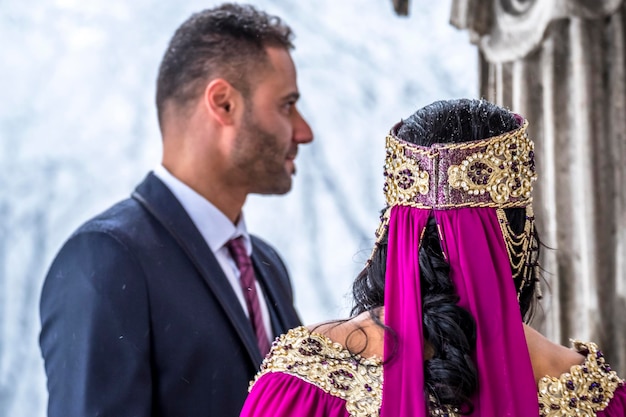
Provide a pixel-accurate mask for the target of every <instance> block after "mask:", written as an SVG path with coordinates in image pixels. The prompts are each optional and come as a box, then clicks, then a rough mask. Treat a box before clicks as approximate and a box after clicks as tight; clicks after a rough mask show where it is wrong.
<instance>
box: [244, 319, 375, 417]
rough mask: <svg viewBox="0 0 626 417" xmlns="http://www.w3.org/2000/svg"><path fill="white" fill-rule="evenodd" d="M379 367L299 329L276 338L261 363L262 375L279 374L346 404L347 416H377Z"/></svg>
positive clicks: (323, 337)
mask: <svg viewBox="0 0 626 417" xmlns="http://www.w3.org/2000/svg"><path fill="white" fill-rule="evenodd" d="M382 371H383V367H382V363H381V361H380V359H378V358H367V359H366V358H362V357H361V356H359V355H354V354H352V353H350V352H349V351H348V350H346V349H345V348H344V347H343V346H341V345H340V344H339V343H335V342H333V341H332V340H330V339H329V338H327V337H326V336H323V335H321V334H318V333H311V332H309V331H308V330H307V328H306V327H303V326H300V327H297V328H295V329H291V330H289V332H287V333H286V334H283V335H282V336H280V337H278V338H277V339H276V340H275V341H274V343H273V345H272V350H271V352H270V354H269V355H268V356H267V357H266V358H265V360H264V361H263V363H262V364H261V369H260V371H259V373H258V374H257V375H256V377H255V379H254V381H252V382H251V383H250V390H251V389H252V387H253V386H254V383H255V382H256V381H257V380H258V379H259V378H261V377H262V376H263V375H265V374H267V373H271V372H282V373H285V374H288V375H293V376H295V377H297V378H300V379H302V380H304V381H306V382H308V383H310V384H313V385H315V386H317V387H318V388H320V389H322V390H323V391H325V392H327V393H328V394H330V395H333V396H335V397H339V398H341V399H343V400H345V401H346V410H347V411H348V413H349V414H350V417H378V416H379V413H380V406H381V404H382V392H383V391H382V381H383V372H382Z"/></svg>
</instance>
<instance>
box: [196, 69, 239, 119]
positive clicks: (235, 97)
mask: <svg viewBox="0 0 626 417" xmlns="http://www.w3.org/2000/svg"><path fill="white" fill-rule="evenodd" d="M240 100H241V93H240V92H239V91H238V90H237V89H236V88H235V87H233V85H232V84H231V83H229V82H228V81H226V80H225V79H223V78H216V79H214V80H212V81H211V82H210V83H209V84H207V86H206V88H205V89H204V96H203V103H204V107H205V109H206V111H207V112H208V113H209V114H210V115H212V116H213V118H215V120H217V121H218V122H219V123H220V124H222V125H225V126H226V125H231V124H233V123H234V122H235V110H236V108H237V107H238V106H239V103H240Z"/></svg>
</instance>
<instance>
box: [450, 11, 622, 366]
mask: <svg viewBox="0 0 626 417" xmlns="http://www.w3.org/2000/svg"><path fill="white" fill-rule="evenodd" d="M451 22H452V24H453V25H455V26H456V27H458V28H461V29H466V30H468V31H469V33H470V40H471V41H472V42H473V43H475V44H476V45H477V46H478V48H479V65H480V68H479V71H480V95H481V96H482V97H484V98H486V99H488V100H490V101H494V102H496V103H498V104H501V105H504V106H506V107H508V108H510V109H511V110H513V111H516V112H519V113H521V114H523V115H525V116H526V117H527V118H528V119H529V121H530V126H529V133H530V134H531V135H532V137H533V138H534V139H535V143H536V154H537V170H538V174H539V181H538V184H537V187H536V191H535V213H536V215H537V221H538V227H539V228H540V233H541V236H542V238H543V242H544V243H545V245H547V246H548V248H543V256H542V261H543V267H544V268H545V272H544V278H545V286H544V287H545V290H544V301H543V303H542V308H541V310H542V311H540V312H539V314H538V319H537V320H536V321H535V323H534V325H535V326H537V327H540V328H541V329H542V330H543V331H544V333H546V334H547V336H548V337H550V338H551V339H552V340H555V341H560V342H561V343H564V344H568V343H569V342H568V338H570V337H572V338H578V339H581V340H584V341H587V340H591V341H596V342H597V343H598V344H599V345H600V347H601V348H602V349H603V350H604V352H605V354H606V356H607V357H608V358H609V360H610V361H611V362H612V364H613V368H614V369H616V370H618V372H619V373H620V374H621V375H626V84H625V82H626V78H625V70H626V62H625V52H626V46H625V45H626V43H625V42H626V33H625V24H626V3H625V2H624V1H623V0H453V1H452V16H451Z"/></svg>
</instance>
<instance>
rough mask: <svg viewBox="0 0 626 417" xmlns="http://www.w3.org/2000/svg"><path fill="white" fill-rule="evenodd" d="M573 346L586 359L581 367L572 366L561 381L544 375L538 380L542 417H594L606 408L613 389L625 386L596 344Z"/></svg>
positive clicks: (613, 391)
mask: <svg viewBox="0 0 626 417" xmlns="http://www.w3.org/2000/svg"><path fill="white" fill-rule="evenodd" d="M572 343H573V345H574V348H575V349H576V350H577V351H578V352H579V353H582V354H585V355H587V359H586V360H585V362H584V363H583V364H582V365H576V366H572V367H571V368H570V371H569V372H568V373H564V374H562V375H561V377H560V378H555V377H549V376H545V377H543V378H541V379H540V380H539V384H538V388H539V411H540V414H541V416H542V417H565V416H577V417H595V416H596V413H597V412H598V411H602V410H604V409H605V408H606V407H607V406H608V405H609V402H610V401H611V399H612V398H613V395H614V393H615V390H616V389H617V388H618V387H620V386H622V385H623V384H624V381H623V380H621V379H620V378H619V377H618V376H617V374H616V373H615V371H613V370H611V367H610V366H609V365H608V364H607V363H606V362H605V360H604V355H602V352H601V351H600V350H599V349H598V346H596V344H595V343H582V342H579V341H572Z"/></svg>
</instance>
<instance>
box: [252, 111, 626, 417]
mask: <svg viewBox="0 0 626 417" xmlns="http://www.w3.org/2000/svg"><path fill="white" fill-rule="evenodd" d="M526 127H527V122H526V121H525V120H524V119H523V118H522V117H520V116H518V115H516V114H514V113H511V112H509V111H507V110H505V109H503V108H500V107H498V106H496V105H494V104H492V103H489V102H486V101H482V100H454V101H441V102H436V103H433V104H431V105H429V106H427V107H424V108H422V109H420V110H418V111H417V112H416V113H415V114H413V115H412V116H411V117H410V118H409V119H407V120H405V121H402V122H400V123H398V124H397V125H396V126H395V127H394V128H393V129H392V131H391V133H390V134H389V136H388V137H387V143H386V150H387V155H386V162H385V172H384V175H385V187H384V192H385V197H386V200H387V208H386V209H385V211H384V212H383V215H382V216H381V226H380V228H379V229H378V231H377V236H378V240H377V243H376V246H375V248H374V251H373V253H372V256H371V258H370V260H369V261H368V263H367V265H366V266H365V269H364V270H363V271H362V272H361V274H360V275H359V276H358V277H357V279H356V281H355V283H354V287H353V293H354V300H355V306H354V308H353V312H352V313H353V314H352V318H351V319H349V320H342V321H336V322H332V323H325V324H322V325H318V326H312V327H310V328H304V327H300V328H297V329H293V330H291V331H290V332H289V333H287V334H286V335H283V336H281V337H280V338H279V339H277V341H276V342H275V343H274V346H273V348H272V351H271V353H270V355H269V356H268V357H267V358H266V360H265V361H264V363H263V365H262V368H261V371H260V372H259V374H258V375H257V377H256V379H255V381H254V382H253V383H252V384H251V389H250V395H249V397H248V399H247V401H246V403H245V405H244V408H243V411H242V414H241V415H242V416H244V417H251V416H254V417H263V416H274V417H276V416H278V417H280V416H305V417H306V416H310V417H320V416H329V417H340V416H341V417H345V416H378V415H380V416H383V417H392V416H393V417H396V416H402V417H407V416H455V415H474V416H486V417H496V416H522V417H527V416H539V415H541V416H569V415H581V416H583V415H584V416H595V415H598V416H612V417H614V416H624V415H625V409H626V388H625V387H624V382H623V381H622V380H621V379H620V378H619V377H618V376H617V375H616V374H615V372H613V371H611V369H610V367H609V366H608V365H607V364H606V363H605V362H604V358H603V357H602V354H601V352H599V351H598V350H597V347H596V346H595V345H594V344H593V343H581V342H575V344H574V349H573V350H570V349H567V348H565V347H563V346H560V345H555V344H553V343H552V342H550V341H548V340H547V339H546V338H544V337H543V336H541V335H540V334H539V333H537V332H536V331H534V330H533V329H531V328H530V327H528V326H526V325H525V324H524V322H523V319H524V318H526V319H529V318H530V316H531V314H532V306H533V304H534V301H535V298H536V296H537V289H538V286H537V282H538V277H537V262H536V260H537V257H538V251H539V240H538V237H537V232H536V229H535V225H534V217H533V213H532V208H531V201H532V198H531V191H532V183H533V182H534V181H535V178H536V177H535V166H534V159H533V158H534V152H533V143H532V141H531V140H530V139H528V137H527V135H526ZM383 381H384V382H383Z"/></svg>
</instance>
